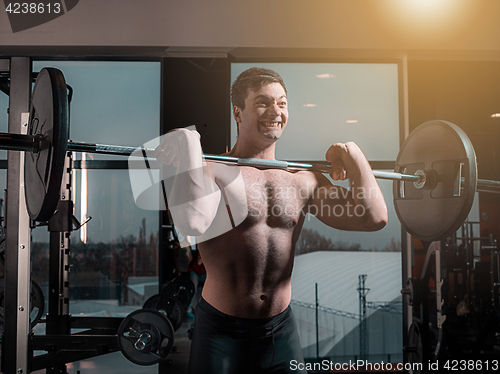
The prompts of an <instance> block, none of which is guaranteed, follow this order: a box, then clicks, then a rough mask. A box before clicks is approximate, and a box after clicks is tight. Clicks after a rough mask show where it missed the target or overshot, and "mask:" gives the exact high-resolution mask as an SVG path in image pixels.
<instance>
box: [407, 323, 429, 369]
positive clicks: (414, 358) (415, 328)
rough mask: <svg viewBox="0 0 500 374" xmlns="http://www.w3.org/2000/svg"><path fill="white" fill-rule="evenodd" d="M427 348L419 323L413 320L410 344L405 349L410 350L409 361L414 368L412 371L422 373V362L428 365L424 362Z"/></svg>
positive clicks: (409, 335) (409, 334) (409, 332)
mask: <svg viewBox="0 0 500 374" xmlns="http://www.w3.org/2000/svg"><path fill="white" fill-rule="evenodd" d="M425 348H426V347H424V345H423V339H422V334H421V332H420V328H419V325H418V324H417V323H415V322H413V323H412V324H411V325H410V329H409V330H408V344H407V346H406V347H405V349H404V350H405V351H407V352H408V362H409V363H410V364H412V365H411V367H412V368H413V369H412V370H410V373H414V374H420V373H421V372H422V371H421V370H420V369H419V366H420V364H424V365H427V363H425V362H424V357H426V354H425V352H424V349H425Z"/></svg>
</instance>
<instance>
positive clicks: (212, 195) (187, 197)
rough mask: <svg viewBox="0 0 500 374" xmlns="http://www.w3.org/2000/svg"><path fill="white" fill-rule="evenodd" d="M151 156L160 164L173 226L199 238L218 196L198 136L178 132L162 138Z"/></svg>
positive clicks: (214, 207)
mask: <svg viewBox="0 0 500 374" xmlns="http://www.w3.org/2000/svg"><path fill="white" fill-rule="evenodd" d="M155 155H156V158H157V160H158V161H160V162H162V163H163V164H164V165H163V170H162V172H163V175H162V180H163V181H164V184H165V189H166V194H167V201H168V207H169V210H170V213H171V215H172V219H173V221H174V224H175V225H176V226H177V228H178V229H179V231H180V232H182V233H183V234H184V235H191V236H199V235H201V234H203V233H204V232H205V231H206V230H207V228H208V227H209V226H210V225H211V223H212V221H213V220H214V217H215V215H216V213H217V208H218V206H219V202H220V199H221V193H220V190H219V188H218V187H217V185H216V184H215V180H214V177H213V175H212V173H211V170H210V166H209V164H207V163H206V162H205V161H204V160H203V152H202V149H201V144H200V134H199V133H198V132H197V131H192V130H187V129H178V130H173V131H171V132H169V133H167V134H165V135H163V136H162V140H161V144H160V145H159V146H158V147H157V148H156V150H155Z"/></svg>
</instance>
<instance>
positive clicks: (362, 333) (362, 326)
mask: <svg viewBox="0 0 500 374" xmlns="http://www.w3.org/2000/svg"><path fill="white" fill-rule="evenodd" d="M366 277H367V275H366V274H361V275H359V276H358V280H359V286H358V292H359V356H360V358H361V359H362V360H366V359H367V358H368V337H367V331H366V330H367V328H366V294H367V293H368V291H370V289H369V288H365V281H366Z"/></svg>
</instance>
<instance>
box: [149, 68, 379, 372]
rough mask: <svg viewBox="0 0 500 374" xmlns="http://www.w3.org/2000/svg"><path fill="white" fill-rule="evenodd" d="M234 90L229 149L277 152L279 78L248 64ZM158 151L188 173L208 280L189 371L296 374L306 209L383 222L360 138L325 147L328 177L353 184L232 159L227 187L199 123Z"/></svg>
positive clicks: (180, 190) (182, 194)
mask: <svg viewBox="0 0 500 374" xmlns="http://www.w3.org/2000/svg"><path fill="white" fill-rule="evenodd" d="M231 98H232V102H233V115H234V119H235V120H236V122H237V126H238V139H237V142H236V144H235V146H234V148H233V149H232V150H231V151H230V152H229V153H228V155H229V156H234V157H239V158H261V159H270V160H274V159H275V147H276V141H277V140H278V139H279V138H280V137H281V135H282V134H283V131H284V130H285V128H286V126H287V121H288V106H287V92H286V88H285V84H284V82H283V80H282V79H281V77H280V76H279V75H278V74H277V73H276V72H274V71H271V70H268V69H260V68H253V69H249V70H247V71H245V72H243V73H242V74H241V75H240V76H239V77H238V78H237V80H236V81H235V82H234V83H233V86H232V92H231ZM311 131H314V128H313V127H311ZM318 136H325V134H318ZM299 147H300V144H297V148H299ZM157 155H158V156H157V158H158V160H160V161H162V162H164V163H166V164H172V165H175V167H177V171H178V173H179V175H181V174H182V175H183V177H182V178H181V177H179V178H177V179H176V180H174V181H173V182H172V183H173V184H172V188H171V190H170V193H171V195H170V196H169V205H175V206H174V207H173V208H172V207H171V209H173V211H174V223H176V224H177V222H180V224H181V226H183V227H185V230H188V231H190V232H189V233H188V234H190V235H196V236H198V237H200V238H204V239H203V240H202V241H201V242H199V250H200V253H201V256H202V258H203V262H204V264H205V267H206V270H207V279H206V282H205V287H204V289H203V294H202V300H201V301H200V303H199V304H198V309H197V311H196V319H195V320H196V325H195V330H194V336H193V341H192V346H191V356H190V373H193V374H195V373H196V374H202V373H238V374H240V373H252V374H254V373H266V372H279V373H288V372H294V373H296V372H297V370H295V371H292V370H291V367H290V361H292V360H296V362H303V358H302V352H301V348H300V344H299V340H298V335H297V331H296V325H295V321H294V319H293V315H292V312H291V309H290V299H291V273H292V267H293V260H294V252H295V243H296V241H297V238H298V236H299V234H300V230H301V227H302V224H303V222H304V218H305V216H306V214H307V213H310V214H313V215H315V216H316V217H317V218H319V219H320V220H321V221H322V222H323V223H325V224H326V225H328V226H330V227H333V228H337V229H342V230H358V231H374V230H379V229H381V228H382V227H384V225H385V224H386V222H387V208H386V205H385V201H384V199H383V195H382V193H381V191H380V189H379V187H378V184H377V182H376V181H375V178H374V176H373V173H372V172H371V168H370V166H369V164H368V162H367V160H366V158H365V157H364V155H363V154H362V152H361V151H360V149H359V148H358V147H357V146H356V144H354V143H346V144H333V145H332V146H331V147H330V148H329V149H328V150H327V151H326V160H328V161H329V162H331V164H332V175H331V177H332V178H333V179H334V180H344V179H346V178H349V180H350V185H351V191H350V192H349V191H347V190H345V189H344V188H342V187H338V186H335V185H333V184H332V183H331V182H330V181H329V180H328V179H327V178H326V177H325V176H324V175H322V174H321V173H317V172H310V171H299V172H289V171H285V170H277V169H266V170H262V169H257V168H254V167H249V166H233V167H232V168H238V169H237V170H238V173H239V174H238V177H237V178H236V179H235V178H234V176H232V177H231V178H230V179H231V180H236V182H235V183H233V184H232V188H231V189H230V188H227V185H228V183H229V182H230V181H228V180H227V179H228V173H227V169H225V168H221V167H220V166H217V164H216V163H204V161H203V160H202V151H201V146H200V141H199V135H198V134H197V133H196V132H195V131H189V130H177V131H173V132H171V133H169V134H167V136H166V139H164V140H163V141H162V144H161V145H160V146H159V147H158V149H157ZM226 168H230V167H226ZM181 186H182V187H181ZM218 187H221V188H218ZM224 187H226V188H224ZM228 195H230V196H229V197H228ZM171 201H172V202H174V204H170V203H171ZM175 202H178V203H175ZM228 202H231V203H228ZM181 203H182V204H181ZM226 205H227V206H226ZM235 206H236V207H237V209H234V207H235ZM238 206H240V208H241V207H243V208H242V209H240V208H238ZM226 208H227V209H226ZM228 212H229V216H230V219H231V222H232V223H233V227H234V228H232V229H230V230H227V231H225V232H222V233H221V232H220V230H219V231H218V232H217V233H216V234H212V235H211V234H210V231H211V230H212V228H213V227H215V226H217V227H219V228H220V225H219V224H218V223H217V222H218V221H217V220H218V218H217V217H219V216H224V215H225V216H226V217H227V215H228ZM241 212H244V214H243V216H242V217H238V215H240V216H241V215H242V213H241ZM232 215H233V216H234V217H233V216H232ZM216 231H217V230H216ZM204 236H205V237H204Z"/></svg>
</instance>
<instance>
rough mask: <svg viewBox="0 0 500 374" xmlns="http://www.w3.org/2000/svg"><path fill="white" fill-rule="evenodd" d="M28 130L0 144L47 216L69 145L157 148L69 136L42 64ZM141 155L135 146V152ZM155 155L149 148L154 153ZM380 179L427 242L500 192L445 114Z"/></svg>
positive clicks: (56, 91) (318, 167)
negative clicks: (20, 157)
mask: <svg viewBox="0 0 500 374" xmlns="http://www.w3.org/2000/svg"><path fill="white" fill-rule="evenodd" d="M29 118H30V119H29V124H28V125H29V126H28V133H27V135H21V134H0V149H7V150H17V151H25V152H27V156H26V157H25V186H26V202H27V206H28V212H29V215H30V217H31V219H33V220H35V221H47V220H48V219H50V217H51V216H52V214H53V213H54V211H55V208H56V206H57V202H58V200H59V190H60V185H61V180H62V173H63V170H64V160H65V157H66V152H68V151H73V152H88V153H99V154H108V155H124V156H130V155H132V154H133V153H135V152H136V151H137V150H142V152H141V153H142V154H146V152H147V153H149V152H154V150H152V149H145V148H142V149H141V148H136V147H127V146H117V145H105V144H90V143H80V142H74V141H71V140H68V129H69V103H68V93H67V85H66V81H65V79H64V75H63V74H62V72H61V71H59V70H58V69H54V68H44V69H42V70H41V71H40V73H39V74H38V77H37V80H36V82H35V87H34V89H33V95H32V100H31V106H30V117H29ZM135 154H137V153H135ZM150 154H151V153H150ZM204 158H205V159H206V160H208V161H214V162H223V163H227V164H233V165H246V166H255V167H258V168H279V169H284V170H310V171H319V172H323V173H329V172H330V170H331V167H330V166H329V165H325V164H313V163H304V162H294V161H280V160H262V159H248V158H236V157H230V156H218V155H208V154H205V155H204ZM373 174H374V176H375V177H376V178H379V179H388V180H393V181H394V183H393V192H394V205H395V210H396V213H397V215H398V218H399V220H400V221H401V224H402V225H403V227H404V228H405V229H406V230H407V231H408V232H409V233H410V234H412V235H413V236H414V237H416V238H418V239H421V240H424V241H434V240H439V239H443V238H445V237H447V236H449V235H451V234H453V232H455V231H456V230H457V229H458V228H459V227H460V226H461V224H462V223H463V221H464V220H465V218H466V217H467V215H468V213H469V211H470V209H471V207H472V203H473V200H474V195H475V192H476V190H479V191H485V192H500V182H497V181H491V180H482V179H481V180H478V179H477V162H476V156H475V152H474V148H473V147H472V143H471V142H470V140H469V138H468V137H467V135H466V134H465V133H464V132H463V131H462V130H461V129H460V128H459V127H458V126H456V125H454V124H452V123H449V122H446V121H439V120H436V121H429V122H426V123H424V124H422V125H420V126H419V127H417V128H416V129H415V130H414V131H413V132H412V133H411V134H410V135H409V136H408V138H407V139H406V140H405V142H404V144H403V145H402V147H401V150H400V152H399V154H398V157H397V159H396V163H395V170H394V172H390V171H384V170H373Z"/></svg>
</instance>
